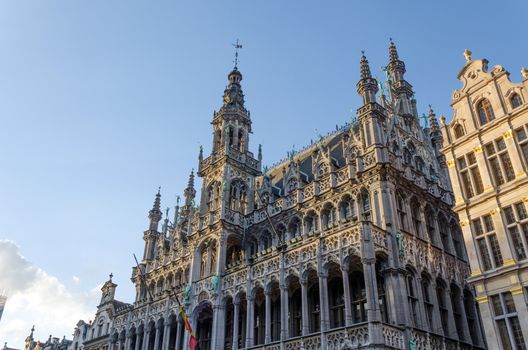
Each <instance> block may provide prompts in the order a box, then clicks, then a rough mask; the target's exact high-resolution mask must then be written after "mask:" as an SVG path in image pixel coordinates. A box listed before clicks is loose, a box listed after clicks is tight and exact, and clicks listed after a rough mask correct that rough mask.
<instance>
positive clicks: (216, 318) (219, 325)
mask: <svg viewBox="0 0 528 350" xmlns="http://www.w3.org/2000/svg"><path fill="white" fill-rule="evenodd" d="M224 321H225V305H224V300H222V299H221V300H220V301H219V304H218V305H215V306H214V307H213V325H216V327H214V326H213V328H212V332H211V339H212V341H211V349H216V350H221V349H223V348H224V345H225V344H224V343H225V324H224Z"/></svg>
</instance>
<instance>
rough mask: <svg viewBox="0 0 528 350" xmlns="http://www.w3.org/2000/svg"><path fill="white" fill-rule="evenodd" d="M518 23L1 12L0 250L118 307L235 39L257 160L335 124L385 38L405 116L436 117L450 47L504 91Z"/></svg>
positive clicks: (185, 165)
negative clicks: (109, 285)
mask: <svg viewBox="0 0 528 350" xmlns="http://www.w3.org/2000/svg"><path fill="white" fill-rule="evenodd" d="M527 12H528V3H527V2H526V1H521V0H518V1H509V2H501V3H498V2H491V1H437V2H430V1H370V2H359V1H325V2H323V1H218V0H215V1H161V0H160V1H155V2H152V1H150V2H147V1H136V0H127V1H124V0H123V1H120V0H119V1H118V0H114V1H103V0H92V1H71V0H63V1H60V0H55V1H2V2H0V121H1V124H0V161H1V164H2V167H1V171H0V239H2V238H3V239H9V240H12V241H15V242H16V243H17V245H18V246H19V249H20V253H21V254H22V255H23V256H24V257H25V258H26V259H27V260H28V261H29V262H31V263H32V264H34V265H35V266H38V267H39V268H41V269H43V270H44V271H46V272H47V273H48V274H50V275H52V276H56V277H57V279H58V280H59V281H60V283H62V284H63V285H64V286H65V288H67V289H68V290H69V291H71V293H81V292H83V291H87V290H90V289H92V288H94V287H95V286H96V285H97V284H99V283H101V282H103V281H104V280H105V279H106V278H107V275H108V273H110V272H113V273H114V276H115V277H114V281H116V282H117V283H118V284H119V287H118V292H117V295H118V297H119V298H120V299H122V300H124V301H132V300H133V296H134V290H133V286H132V284H131V283H130V279H129V278H130V274H131V267H132V265H133V258H132V253H133V252H135V253H136V254H137V255H138V256H141V254H142V251H143V240H142V232H143V230H144V229H146V228H147V217H146V215H147V212H148V210H149V209H150V207H151V206H152V201H153V198H154V194H155V191H156V189H157V187H158V186H161V187H162V195H163V198H162V199H163V205H164V206H167V205H170V206H173V205H174V202H175V195H176V194H181V193H182V192H183V189H184V187H185V185H186V182H187V177H188V174H189V172H190V170H191V168H193V167H194V168H196V167H197V154H198V147H199V145H200V144H203V146H204V150H205V153H206V154H207V153H208V152H209V150H210V144H211V128H210V124H209V123H210V121H211V119H212V114H213V111H214V110H215V109H218V108H219V107H220V106H221V97H222V93H223V89H224V87H225V85H226V75H227V73H228V72H229V70H230V69H231V67H232V60H233V47H232V46H231V44H232V43H233V42H234V41H235V40H236V39H237V38H239V39H240V41H241V42H242V44H243V45H244V48H243V49H242V50H241V53H240V64H239V68H240V70H241V71H242V73H243V75H244V80H243V82H242V84H243V89H244V92H245V95H246V106H247V107H248V108H249V109H250V110H251V116H252V120H253V131H254V134H253V135H251V139H250V148H252V149H253V151H256V149H257V147H258V144H259V143H262V144H263V152H264V163H265V164H271V163H274V162H275V161H277V160H279V159H281V158H283V157H284V156H285V155H286V152H287V151H289V150H291V149H292V147H294V145H295V148H300V147H302V146H304V145H306V144H307V143H309V142H310V139H311V138H315V137H316V135H317V134H318V133H323V132H326V131H329V130H332V129H334V128H335V125H336V124H339V125H341V124H343V123H345V122H347V121H348V120H349V119H350V116H351V110H353V111H355V110H356V109H357V108H358V107H359V98H358V96H357V92H356V82H357V80H358V76H359V57H360V51H361V50H365V51H366V55H367V57H368V59H369V60H370V63H371V68H372V70H373V73H374V75H376V76H378V77H382V73H381V71H380V67H381V66H382V65H384V64H386V63H387V61H388V43H389V38H390V37H392V38H394V40H395V42H396V44H397V47H398V51H399V54H400V57H401V58H402V59H403V60H404V61H405V63H406V66H407V75H406V77H407V80H408V81H409V82H410V83H411V84H412V85H413V86H414V89H415V91H416V96H417V99H418V105H419V109H420V113H422V112H425V111H426V106H427V105H428V104H432V105H433V108H434V109H435V111H436V112H437V114H438V115H440V114H444V115H446V117H448V119H449V117H450V114H451V109H450V107H449V103H450V96H451V93H452V91H453V90H454V89H455V88H458V87H459V86H460V84H459V81H458V80H457V79H456V75H457V73H458V72H459V70H460V69H461V68H462V66H463V65H464V63H465V61H464V57H463V55H462V52H463V51H464V49H466V48H469V49H471V50H472V51H473V53H474V54H473V56H474V58H481V57H486V58H488V59H489V60H490V65H494V64H499V63H500V64H502V65H504V66H505V67H506V69H508V70H509V71H510V72H511V73H512V80H514V81H520V79H521V77H520V73H519V71H520V68H521V66H523V65H525V66H528V47H527V46H526V45H525V44H524V42H525V40H524V37H525V35H526V24H525V23H526V22H525V15H526V13H527ZM354 113H355V112H354ZM5 268H6V267H5V266H1V267H0V270H2V269H5ZM74 276H75V277H76V278H74ZM9 287H10V286H1V285H0V290H1V289H3V288H9ZM8 305H9V304H8ZM6 321H7V320H6ZM2 322H5V321H4V320H2ZM73 326H74V325H73V324H72V325H71V327H70V329H73ZM1 327H2V324H1V323H0V329H1ZM43 327H44V325H43ZM42 332H43V334H45V335H46V337H47V334H48V333H46V332H47V331H46V330H42ZM66 334H69V333H68V332H66ZM0 335H1V333H0ZM0 340H2V339H0ZM13 345H14V344H13Z"/></svg>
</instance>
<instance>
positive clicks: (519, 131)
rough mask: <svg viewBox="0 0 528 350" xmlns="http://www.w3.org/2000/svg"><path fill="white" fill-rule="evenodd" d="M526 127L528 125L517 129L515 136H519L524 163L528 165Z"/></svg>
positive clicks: (518, 140) (518, 141)
mask: <svg viewBox="0 0 528 350" xmlns="http://www.w3.org/2000/svg"><path fill="white" fill-rule="evenodd" d="M526 128H527V126H526V125H525V126H524V127H521V128H519V129H517V130H515V136H516V137H517V143H518V144H519V148H520V149H521V152H522V155H523V157H524V164H525V165H526V166H527V167H528V137H527V136H526V134H527V132H526Z"/></svg>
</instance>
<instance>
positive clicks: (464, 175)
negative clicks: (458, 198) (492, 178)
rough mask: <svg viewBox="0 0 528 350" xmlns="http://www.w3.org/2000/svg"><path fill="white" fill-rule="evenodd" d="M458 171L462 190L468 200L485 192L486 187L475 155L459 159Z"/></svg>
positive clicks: (471, 154) (471, 153)
mask: <svg viewBox="0 0 528 350" xmlns="http://www.w3.org/2000/svg"><path fill="white" fill-rule="evenodd" d="M457 163H458V168H459V169H458V170H459V172H460V177H461V180H462V189H463V191H464V195H465V196H466V198H471V197H473V196H475V195H477V194H480V193H482V192H484V185H483V184H482V178H481V176H480V171H479V168H478V166H477V158H476V157H475V153H473V152H469V153H468V154H466V155H465V156H462V157H460V158H458V159H457Z"/></svg>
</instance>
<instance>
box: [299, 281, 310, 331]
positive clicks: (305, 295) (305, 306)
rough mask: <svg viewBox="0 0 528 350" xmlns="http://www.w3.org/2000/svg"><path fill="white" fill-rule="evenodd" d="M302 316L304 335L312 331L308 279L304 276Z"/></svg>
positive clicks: (302, 282)
mask: <svg viewBox="0 0 528 350" xmlns="http://www.w3.org/2000/svg"><path fill="white" fill-rule="evenodd" d="M300 282H301V309H302V312H301V317H302V327H301V329H302V332H301V334H302V335H307V334H309V333H310V324H309V320H308V281H307V280H306V279H305V278H303V279H302V280H301V281H300Z"/></svg>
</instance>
